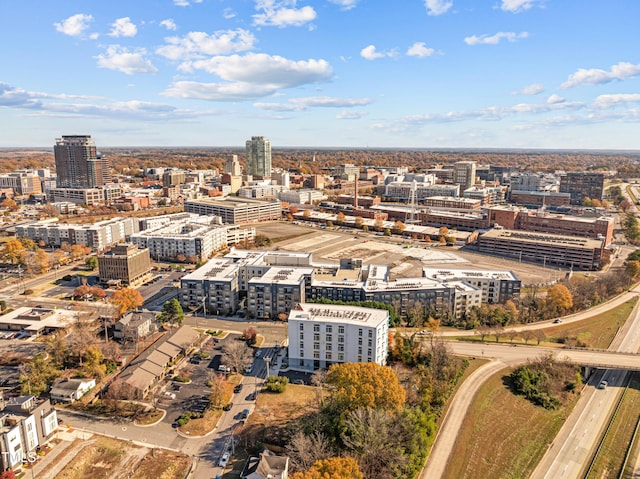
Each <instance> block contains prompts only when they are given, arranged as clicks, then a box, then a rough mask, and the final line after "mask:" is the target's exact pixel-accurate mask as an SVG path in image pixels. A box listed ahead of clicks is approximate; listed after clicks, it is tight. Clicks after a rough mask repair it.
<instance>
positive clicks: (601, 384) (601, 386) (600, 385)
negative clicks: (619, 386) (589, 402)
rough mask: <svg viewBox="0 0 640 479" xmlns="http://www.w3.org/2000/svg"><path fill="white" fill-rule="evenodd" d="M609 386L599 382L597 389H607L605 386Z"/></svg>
mask: <svg viewBox="0 0 640 479" xmlns="http://www.w3.org/2000/svg"><path fill="white" fill-rule="evenodd" d="M608 385H609V383H608V382H607V381H605V380H602V381H600V384H598V389H607V386H608Z"/></svg>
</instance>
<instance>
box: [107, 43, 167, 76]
mask: <svg viewBox="0 0 640 479" xmlns="http://www.w3.org/2000/svg"><path fill="white" fill-rule="evenodd" d="M146 54H147V51H146V50H145V49H144V48H139V49H137V50H135V51H129V50H128V49H127V48H123V47H120V46H119V45H109V46H108V47H107V51H106V53H105V54H104V55H102V54H101V55H98V56H97V57H96V58H97V59H98V66H99V67H100V68H107V69H109V70H117V71H120V72H122V73H126V74H127V75H133V74H134V73H157V72H158V69H157V68H156V67H154V66H153V64H152V63H151V62H150V61H149V60H147V59H146V58H145V55H146Z"/></svg>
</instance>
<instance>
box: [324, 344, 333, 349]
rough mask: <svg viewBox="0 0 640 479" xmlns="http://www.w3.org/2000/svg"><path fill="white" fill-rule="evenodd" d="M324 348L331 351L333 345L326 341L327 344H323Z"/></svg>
mask: <svg viewBox="0 0 640 479" xmlns="http://www.w3.org/2000/svg"><path fill="white" fill-rule="evenodd" d="M325 349H326V350H327V351H331V350H332V349H333V345H332V344H331V343H327V345H326V346H325Z"/></svg>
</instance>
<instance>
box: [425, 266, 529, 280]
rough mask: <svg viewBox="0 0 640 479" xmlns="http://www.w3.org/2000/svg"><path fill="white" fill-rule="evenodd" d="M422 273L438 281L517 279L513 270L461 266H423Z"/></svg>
mask: <svg viewBox="0 0 640 479" xmlns="http://www.w3.org/2000/svg"><path fill="white" fill-rule="evenodd" d="M422 275H423V276H424V277H425V278H431V279H435V280H438V281H452V280H453V281H455V280H459V279H462V280H465V279H500V280H511V281H517V280H518V277H517V276H516V275H515V274H514V273H513V271H498V270H494V271H491V270H470V269H459V268H422Z"/></svg>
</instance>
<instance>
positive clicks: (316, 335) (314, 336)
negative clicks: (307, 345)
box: [313, 333, 320, 341]
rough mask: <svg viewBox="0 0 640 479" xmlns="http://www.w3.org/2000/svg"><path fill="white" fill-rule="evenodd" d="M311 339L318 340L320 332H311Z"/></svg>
mask: <svg viewBox="0 0 640 479" xmlns="http://www.w3.org/2000/svg"><path fill="white" fill-rule="evenodd" d="M313 340H314V341H320V333H313Z"/></svg>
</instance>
